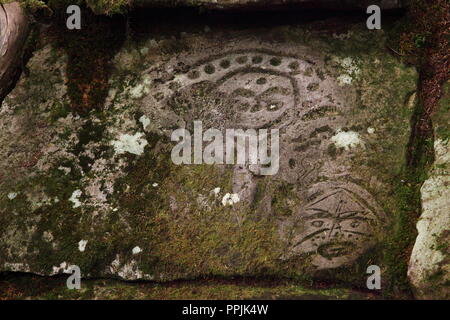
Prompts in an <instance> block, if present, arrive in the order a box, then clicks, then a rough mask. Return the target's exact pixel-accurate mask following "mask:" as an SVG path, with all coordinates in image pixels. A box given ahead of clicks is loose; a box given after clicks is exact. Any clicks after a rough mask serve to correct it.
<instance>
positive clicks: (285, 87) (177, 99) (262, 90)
mask: <svg viewBox="0 0 450 320" xmlns="http://www.w3.org/2000/svg"><path fill="white" fill-rule="evenodd" d="M168 69H169V70H170V69H172V70H175V69H177V68H176V67H169V68H168ZM182 69H183V72H180V73H178V74H174V75H173V76H170V77H164V78H167V79H171V80H169V81H164V80H163V79H162V78H161V79H162V80H161V81H160V83H158V82H157V85H156V87H155V88H154V89H153V91H152V93H151V94H150V99H154V100H153V101H154V103H156V104H160V105H161V106H162V108H164V109H169V110H172V111H173V113H174V114H175V115H174V118H177V119H178V120H177V124H178V125H179V126H183V125H184V126H186V127H189V126H191V125H192V123H193V121H195V120H202V121H203V126H204V129H207V128H217V129H221V130H225V129H227V128H236V129H250V128H251V129H259V128H268V129H280V170H279V172H278V174H277V175H276V176H274V177H271V179H273V180H277V181H284V182H287V183H290V184H294V185H296V186H297V188H298V189H299V190H302V192H301V193H302V196H301V197H302V198H303V199H301V201H300V203H301V204H302V207H300V208H298V210H297V213H295V214H293V216H290V217H288V218H287V219H288V221H282V222H281V224H280V225H282V227H280V230H282V231H281V232H282V233H285V235H282V237H283V238H286V239H287V240H288V241H289V243H290V244H289V247H290V248H289V253H288V254H286V257H285V258H289V257H290V256H296V255H306V256H312V257H313V260H312V263H313V264H314V265H316V266H317V267H318V268H334V267H337V266H340V265H342V264H346V263H350V262H352V261H354V260H355V259H356V258H357V257H358V256H359V255H360V254H362V253H363V252H364V251H365V250H366V249H367V248H368V247H370V246H371V245H373V244H374V242H375V241H374V239H375V236H374V235H375V234H376V233H377V232H378V231H377V230H378V228H379V227H380V225H381V223H380V221H381V220H382V219H381V215H382V211H381V210H380V209H379V208H378V207H377V205H376V204H375V203H374V201H373V200H372V198H371V195H370V194H368V193H367V192H366V191H364V190H363V189H362V188H360V187H358V186H356V185H354V184H348V183H346V184H339V183H337V182H331V181H333V180H334V179H335V177H334V176H332V175H328V174H329V173H330V172H331V173H333V171H335V167H338V165H336V164H335V163H334V162H333V161H334V159H333V157H332V155H330V152H329V148H330V145H332V141H331V138H332V137H333V135H334V134H336V132H338V131H339V130H340V125H341V124H342V122H343V121H342V118H343V114H344V111H345V110H346V108H348V107H347V106H348V103H347V100H346V99H347V97H348V96H351V92H350V93H349V91H347V92H345V93H344V94H343V90H342V88H341V87H340V86H339V84H338V83H337V81H336V79H334V78H333V77H330V76H328V75H327V74H326V73H325V72H324V70H325V68H324V66H323V62H321V61H320V60H319V59H314V58H305V57H299V56H296V55H290V54H280V53H276V52H273V51H270V50H266V49H242V50H234V51H228V52H226V53H222V54H217V55H210V56H209V57H207V58H205V59H200V60H199V61H192V62H191V63H190V66H189V64H186V65H185V66H184V67H183V68H182ZM258 175H259V174H258V166H257V165H256V166H255V165H252V166H250V165H247V166H240V167H235V168H234V174H233V192H235V193H237V194H239V197H240V199H241V202H242V203H252V201H253V200H254V196H255V193H256V180H257V179H258ZM327 175H328V177H327ZM319 177H320V179H321V181H323V178H324V177H325V178H326V179H328V180H329V181H330V182H318V181H319ZM326 179H325V180H326ZM305 194H307V196H305ZM368 199H370V200H368ZM269 203H270V200H269ZM264 210H265V211H270V210H275V209H271V208H270V205H269V206H266V207H265V209H264ZM272 214H274V215H277V213H276V212H272ZM286 226H290V227H288V228H286ZM286 234H289V235H290V236H286Z"/></svg>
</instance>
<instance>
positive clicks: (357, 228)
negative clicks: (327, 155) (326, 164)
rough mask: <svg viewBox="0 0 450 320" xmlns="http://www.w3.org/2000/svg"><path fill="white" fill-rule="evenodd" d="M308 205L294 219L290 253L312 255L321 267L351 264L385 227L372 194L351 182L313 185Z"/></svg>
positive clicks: (315, 262)
mask: <svg viewBox="0 0 450 320" xmlns="http://www.w3.org/2000/svg"><path fill="white" fill-rule="evenodd" d="M308 193H309V194H311V196H310V197H309V198H308V203H307V205H305V206H304V207H303V208H302V209H301V210H300V212H299V214H298V215H297V216H296V217H295V218H294V220H295V223H294V229H296V230H300V231H299V232H297V233H295V232H294V234H293V237H292V239H291V241H290V243H291V247H292V253H294V254H307V255H312V256H313V259H312V263H313V264H314V265H316V266H318V267H320V268H334V267H338V266H340V265H342V264H344V263H349V262H352V261H354V260H355V259H356V258H357V257H358V256H359V255H360V254H361V253H363V252H364V251H365V250H366V249H367V248H368V247H370V246H371V245H373V244H374V242H375V240H376V236H377V235H378V232H379V231H380V230H381V229H380V228H381V227H382V226H383V224H384V215H383V212H382V210H381V209H380V208H379V207H378V205H377V204H376V203H375V202H374V200H373V199H372V197H371V195H370V194H368V192H367V191H365V190H363V189H362V188H360V187H358V186H356V185H355V184H352V183H345V184H339V183H330V182H322V183H318V184H316V185H314V186H312V187H311V188H310V189H309V190H308Z"/></svg>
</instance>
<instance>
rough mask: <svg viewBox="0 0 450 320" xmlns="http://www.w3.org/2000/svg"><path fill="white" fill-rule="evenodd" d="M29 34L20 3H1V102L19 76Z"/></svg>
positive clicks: (26, 19) (26, 20)
mask: <svg viewBox="0 0 450 320" xmlns="http://www.w3.org/2000/svg"><path fill="white" fill-rule="evenodd" d="M27 36H28V18H27V17H26V15H25V13H24V11H23V10H22V8H21V7H20V4H19V3H18V2H13V3H5V4H0V102H1V101H2V100H3V98H4V97H5V96H6V94H7V93H8V92H9V91H10V90H11V89H12V88H13V86H14V82H15V81H16V80H17V78H18V76H19V70H20V67H21V62H22V53H23V48H24V45H25V41H26V39H27ZM18 69H19V70H18Z"/></svg>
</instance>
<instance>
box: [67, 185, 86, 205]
mask: <svg viewBox="0 0 450 320" xmlns="http://www.w3.org/2000/svg"><path fill="white" fill-rule="evenodd" d="M82 194H83V192H82V191H81V190H79V189H78V190H75V191H74V192H73V193H72V195H71V196H70V198H69V201H70V202H72V203H73V206H72V207H73V208H79V207H81V201H80V199H79V198H80V197H81V195H82Z"/></svg>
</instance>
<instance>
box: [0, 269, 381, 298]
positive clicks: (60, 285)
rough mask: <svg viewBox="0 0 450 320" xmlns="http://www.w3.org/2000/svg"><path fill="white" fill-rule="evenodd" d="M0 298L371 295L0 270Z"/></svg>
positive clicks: (280, 283)
mask: <svg viewBox="0 0 450 320" xmlns="http://www.w3.org/2000/svg"><path fill="white" fill-rule="evenodd" d="M0 285H1V286H2V288H5V290H3V291H2V292H0V298H2V299H26V298H31V299H38V300H41V299H43V300H48V299H51V300H55V299H56V300H59V299H70V300H87V299H101V300H113V299H114V300H130V299H138V300H143V299H145V300H180V299H181V300H183V299H192V300H197V299H202V300H204V299H208V300H216V299H219V300H222V299H225V300H240V299H262V300H267V299H268V300H272V299H302V300H303V299H309V300H316V299H317V300H328V299H332V300H334V299H373V298H376V297H374V296H372V295H368V294H366V293H363V292H358V291H356V290H349V289H344V288H339V287H330V288H310V287H305V286H302V285H300V284H298V283H296V282H295V281H287V280H271V279H255V278H249V279H246V278H242V279H236V280H225V279H206V280H196V281H178V282H174V283H167V284H158V283H152V282H138V283H130V282H120V281H114V280H83V281H82V283H81V289H80V290H69V289H67V288H66V277H55V278H41V277H36V276H29V275H23V276H14V275H12V274H3V275H2V274H0Z"/></svg>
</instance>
